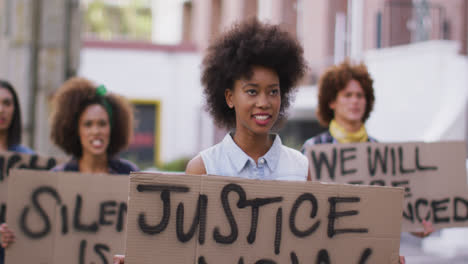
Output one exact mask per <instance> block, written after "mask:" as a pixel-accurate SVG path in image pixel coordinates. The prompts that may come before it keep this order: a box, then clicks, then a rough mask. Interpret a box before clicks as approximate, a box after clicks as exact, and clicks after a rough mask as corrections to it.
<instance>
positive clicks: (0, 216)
mask: <svg viewBox="0 0 468 264" xmlns="http://www.w3.org/2000/svg"><path fill="white" fill-rule="evenodd" d="M5 222H6V204H4V203H1V204H0V223H5Z"/></svg>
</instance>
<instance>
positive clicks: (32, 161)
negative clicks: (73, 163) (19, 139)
mask: <svg viewBox="0 0 468 264" xmlns="http://www.w3.org/2000/svg"><path fill="white" fill-rule="evenodd" d="M61 162H64V160H61V159H57V158H54V157H45V156H38V155H29V154H21V153H16V152H0V223H4V222H5V219H6V201H7V197H8V184H7V178H8V175H9V173H8V172H9V170H10V169H12V168H27V169H34V170H50V169H52V168H53V167H55V166H56V165H57V164H60V163H61Z"/></svg>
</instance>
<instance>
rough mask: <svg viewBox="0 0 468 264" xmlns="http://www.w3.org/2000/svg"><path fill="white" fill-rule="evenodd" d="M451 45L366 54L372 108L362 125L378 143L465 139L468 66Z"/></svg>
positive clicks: (423, 45)
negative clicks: (372, 88) (373, 88)
mask: <svg viewBox="0 0 468 264" xmlns="http://www.w3.org/2000/svg"><path fill="white" fill-rule="evenodd" d="M457 50H458V47H457V45H456V44H455V43H454V42H450V41H430V42H423V43H417V44H411V45H406V46H400V47H394V48H389V49H381V50H374V51H369V52H368V53H367V54H366V56H365V62H366V64H367V65H368V67H369V71H370V73H371V75H372V77H373V79H374V81H375V83H374V87H375V96H376V102H375V108H374V112H373V113H372V114H371V118H370V119H369V121H368V122H367V128H368V130H369V133H370V134H371V135H373V136H374V137H376V138H377V139H379V140H380V141H436V140H456V139H461V140H462V139H464V138H465V123H466V99H467V86H468V79H467V74H468V62H467V59H466V58H465V57H463V56H460V55H458V54H457Z"/></svg>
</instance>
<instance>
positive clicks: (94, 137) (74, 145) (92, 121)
mask: <svg viewBox="0 0 468 264" xmlns="http://www.w3.org/2000/svg"><path fill="white" fill-rule="evenodd" d="M51 121H52V124H51V139H52V142H54V143H55V144H56V145H57V146H58V147H60V148H61V149H62V150H63V151H64V152H65V153H67V154H70V155H72V157H73V158H72V159H71V160H70V161H69V162H67V163H65V164H62V165H59V166H57V167H55V168H54V169H52V170H53V171H79V172H87V173H111V174H129V173H130V172H131V171H138V168H137V167H136V166H135V165H134V164H133V163H131V162H129V161H127V160H124V159H119V158H117V154H118V153H119V152H121V151H122V150H124V149H125V148H126V147H127V146H128V144H129V142H130V139H131V135H132V132H133V111H132V107H131V105H130V103H129V102H128V101H127V100H126V99H125V98H123V97H121V96H118V95H116V94H113V93H107V91H106V88H105V87H104V86H102V85H101V86H99V87H96V86H95V85H94V84H93V83H91V82H90V81H88V80H86V79H83V78H72V79H70V80H68V81H67V82H65V83H64V84H63V86H62V87H61V88H60V89H59V90H58V92H57V94H56V95H55V97H54V99H53V111H52V117H51Z"/></svg>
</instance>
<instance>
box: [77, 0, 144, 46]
mask: <svg viewBox="0 0 468 264" xmlns="http://www.w3.org/2000/svg"><path fill="white" fill-rule="evenodd" d="M84 22H85V23H84V31H85V33H86V34H87V35H91V36H93V37H96V38H98V39H104V40H111V39H130V40H148V41H149V40H151V30H152V12H151V8H150V7H148V6H147V5H146V6H145V5H144V2H143V1H142V0H129V2H128V3H127V4H125V5H121V6H118V5H110V4H108V3H106V2H104V1H103V0H94V1H93V2H91V3H90V4H89V5H88V7H87V9H86V10H84Z"/></svg>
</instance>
